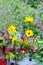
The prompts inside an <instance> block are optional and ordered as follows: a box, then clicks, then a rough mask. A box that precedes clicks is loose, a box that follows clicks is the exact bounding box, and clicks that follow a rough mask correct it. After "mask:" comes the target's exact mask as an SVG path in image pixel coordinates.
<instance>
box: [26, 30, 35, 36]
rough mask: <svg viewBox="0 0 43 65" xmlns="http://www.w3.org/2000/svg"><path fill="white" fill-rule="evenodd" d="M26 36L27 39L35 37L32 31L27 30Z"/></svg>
mask: <svg viewBox="0 0 43 65" xmlns="http://www.w3.org/2000/svg"><path fill="white" fill-rule="evenodd" d="M25 34H26V36H27V37H31V36H33V35H34V34H33V31H32V30H26V32H25Z"/></svg>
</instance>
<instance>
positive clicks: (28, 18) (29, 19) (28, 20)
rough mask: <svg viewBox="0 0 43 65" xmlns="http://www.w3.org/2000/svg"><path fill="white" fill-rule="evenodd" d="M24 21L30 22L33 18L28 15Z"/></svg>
mask: <svg viewBox="0 0 43 65" xmlns="http://www.w3.org/2000/svg"><path fill="white" fill-rule="evenodd" d="M25 22H31V23H33V22H34V18H33V17H32V18H30V17H25Z"/></svg>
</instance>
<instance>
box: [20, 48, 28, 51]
mask: <svg viewBox="0 0 43 65" xmlns="http://www.w3.org/2000/svg"><path fill="white" fill-rule="evenodd" d="M19 50H20V51H27V50H28V49H27V48H20V49H19Z"/></svg>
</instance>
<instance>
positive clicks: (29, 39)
mask: <svg viewBox="0 0 43 65" xmlns="http://www.w3.org/2000/svg"><path fill="white" fill-rule="evenodd" d="M24 19H25V20H24V22H23V25H22V27H23V29H22V31H19V30H18V29H17V27H16V26H14V25H11V26H9V27H8V29H7V30H6V31H1V38H0V42H1V44H2V45H1V48H2V53H3V54H4V55H5V58H6V59H7V60H10V59H12V60H14V59H16V60H22V59H23V58H24V57H25V56H30V58H32V57H33V55H34V53H36V52H37V50H38V48H39V47H40V46H39V45H38V44H37V43H38V41H39V38H38V37H37V36H35V32H36V31H34V30H35V28H34V18H33V17H25V18H24ZM27 24H28V26H27V28H26V25H27ZM24 26H25V27H24ZM19 32H21V33H19ZM18 33H19V34H18ZM17 34H18V35H17ZM36 37H37V39H36ZM36 46H37V47H36Z"/></svg>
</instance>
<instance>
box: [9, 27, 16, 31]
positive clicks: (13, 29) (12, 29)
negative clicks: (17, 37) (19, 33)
mask: <svg viewBox="0 0 43 65" xmlns="http://www.w3.org/2000/svg"><path fill="white" fill-rule="evenodd" d="M8 32H16V27H15V26H10V27H9V28H8Z"/></svg>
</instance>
